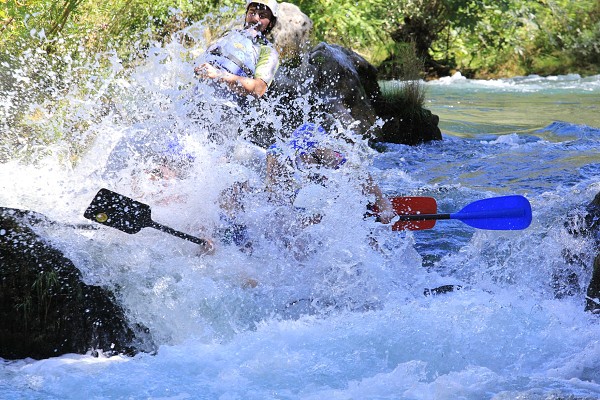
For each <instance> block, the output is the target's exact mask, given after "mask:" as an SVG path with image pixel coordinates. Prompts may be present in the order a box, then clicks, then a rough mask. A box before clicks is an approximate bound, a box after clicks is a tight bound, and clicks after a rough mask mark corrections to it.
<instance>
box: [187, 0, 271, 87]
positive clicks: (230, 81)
mask: <svg viewBox="0 0 600 400" xmlns="http://www.w3.org/2000/svg"><path fill="white" fill-rule="evenodd" d="M278 9H279V7H278V4H277V1H276V0H256V1H255V0H252V1H248V2H247V3H246V16H245V24H244V29H243V30H233V31H230V32H228V33H227V34H226V35H225V36H223V37H222V38H221V39H219V40H218V41H217V42H216V43H214V44H213V45H212V46H210V47H209V48H208V49H207V51H206V53H205V54H204V55H203V58H202V60H201V64H200V65H199V66H198V67H196V68H195V73H196V75H197V76H198V77H199V78H201V79H210V80H213V81H216V82H218V83H221V84H223V85H225V86H226V87H227V88H228V89H229V90H231V91H232V92H233V93H235V94H237V95H239V96H243V97H245V96H248V95H251V96H253V97H255V98H259V97H262V96H263V95H264V94H265V93H266V91H267V89H268V87H269V85H271V83H272V82H273V78H274V77H275V72H276V71H277V68H278V66H279V53H278V52H277V50H276V49H275V47H274V46H273V44H272V43H271V42H269V41H268V40H267V38H266V37H265V35H266V34H268V33H269V32H270V31H271V30H272V29H273V27H274V26H275V24H276V23H277V15H278Z"/></svg>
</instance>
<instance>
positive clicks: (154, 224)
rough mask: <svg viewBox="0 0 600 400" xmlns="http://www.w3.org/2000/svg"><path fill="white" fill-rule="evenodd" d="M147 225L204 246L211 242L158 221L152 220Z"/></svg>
mask: <svg viewBox="0 0 600 400" xmlns="http://www.w3.org/2000/svg"><path fill="white" fill-rule="evenodd" d="M147 226H148V227H149V228H154V229H158V230H159V231H161V232H165V233H168V234H170V235H173V236H177V237H178V238H181V239H185V240H189V241H190V242H193V243H196V244H199V245H202V246H206V245H208V244H209V243H208V241H207V240H205V239H200V238H197V237H195V236H192V235H188V234H187V233H183V232H180V231H178V230H175V229H173V228H169V227H168V226H165V225H161V224H159V223H158V222H154V221H150V223H149V224H148V225H147Z"/></svg>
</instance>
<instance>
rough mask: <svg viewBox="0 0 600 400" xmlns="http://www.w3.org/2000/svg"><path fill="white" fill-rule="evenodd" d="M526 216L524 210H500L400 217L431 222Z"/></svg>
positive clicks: (407, 219) (401, 218) (404, 219)
mask: <svg viewBox="0 0 600 400" xmlns="http://www.w3.org/2000/svg"><path fill="white" fill-rule="evenodd" d="M523 215H524V212H523V210H520V209H514V210H499V211H476V212H458V213H446V214H410V215H399V216H398V217H399V219H400V221H429V220H441V219H460V220H463V219H486V218H507V217H521V216H523Z"/></svg>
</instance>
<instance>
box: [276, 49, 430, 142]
mask: <svg viewBox="0 0 600 400" xmlns="http://www.w3.org/2000/svg"><path fill="white" fill-rule="evenodd" d="M269 96H270V97H275V98H278V99H279V101H280V102H281V107H282V108H283V109H285V110H286V111H287V112H286V113H282V114H287V115H288V119H287V120H285V121H284V126H287V130H289V131H290V132H291V131H293V129H294V128H295V127H296V126H298V125H299V124H300V123H301V122H302V115H301V111H300V110H299V111H298V115H293V114H292V115H291V117H290V113H289V110H290V109H293V108H294V107H293V104H292V103H291V102H292V101H293V100H294V99H297V98H308V99H311V102H312V105H313V109H312V110H311V112H312V113H313V114H315V115H318V116H319V118H321V119H325V120H327V116H329V117H330V120H331V121H333V120H335V121H340V122H342V123H343V124H344V125H345V126H347V127H351V128H352V129H353V130H354V131H355V133H357V134H359V135H362V136H364V137H368V138H370V139H371V140H372V142H389V143H400V144H408V145H416V144H420V143H425V142H429V141H432V140H441V139H442V135H441V131H440V129H439V128H438V123H439V117H438V116H436V115H433V114H432V113H431V112H430V111H429V110H426V109H422V108H418V109H404V108H402V107H399V106H398V105H396V104H393V103H389V102H388V101H386V100H385V99H384V98H383V96H382V94H381V90H380V88H379V84H378V76H377V69H376V68H375V67H374V66H373V65H371V64H370V63H369V62H367V61H366V60H365V59H364V58H363V57H361V56H360V55H358V54H357V53H355V52H353V51H352V50H349V49H346V48H344V47H341V46H337V45H332V44H327V43H319V44H318V45H317V46H315V47H314V48H313V49H312V50H311V51H310V52H309V53H308V54H306V56H305V57H304V59H303V61H302V63H301V64H300V65H298V66H286V65H284V66H283V67H282V68H280V69H279V71H278V73H277V76H276V78H275V81H274V83H273V85H272V86H271V88H270V89H269ZM302 111H304V110H302ZM324 115H325V116H326V117H325V118H323V116H324ZM378 121H382V122H383V125H382V126H380V125H379V124H377V122H378Z"/></svg>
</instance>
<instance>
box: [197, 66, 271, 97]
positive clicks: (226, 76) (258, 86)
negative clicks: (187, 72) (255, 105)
mask: <svg viewBox="0 0 600 400" xmlns="http://www.w3.org/2000/svg"><path fill="white" fill-rule="evenodd" d="M194 72H196V75H197V76H199V77H201V78H210V79H214V80H217V81H221V82H224V83H225V84H226V85H227V86H229V88H230V89H231V90H232V91H233V92H235V93H237V94H239V95H242V96H247V95H251V96H254V97H257V98H258V97H262V96H263V95H264V94H265V93H266V92H267V83H266V82H265V81H263V80H262V79H260V78H246V77H243V76H238V75H234V74H232V73H230V72H227V71H224V70H221V69H218V68H215V67H214V66H213V65H211V64H208V63H205V64H202V65H200V66H199V67H196V68H195V70H194Z"/></svg>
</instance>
